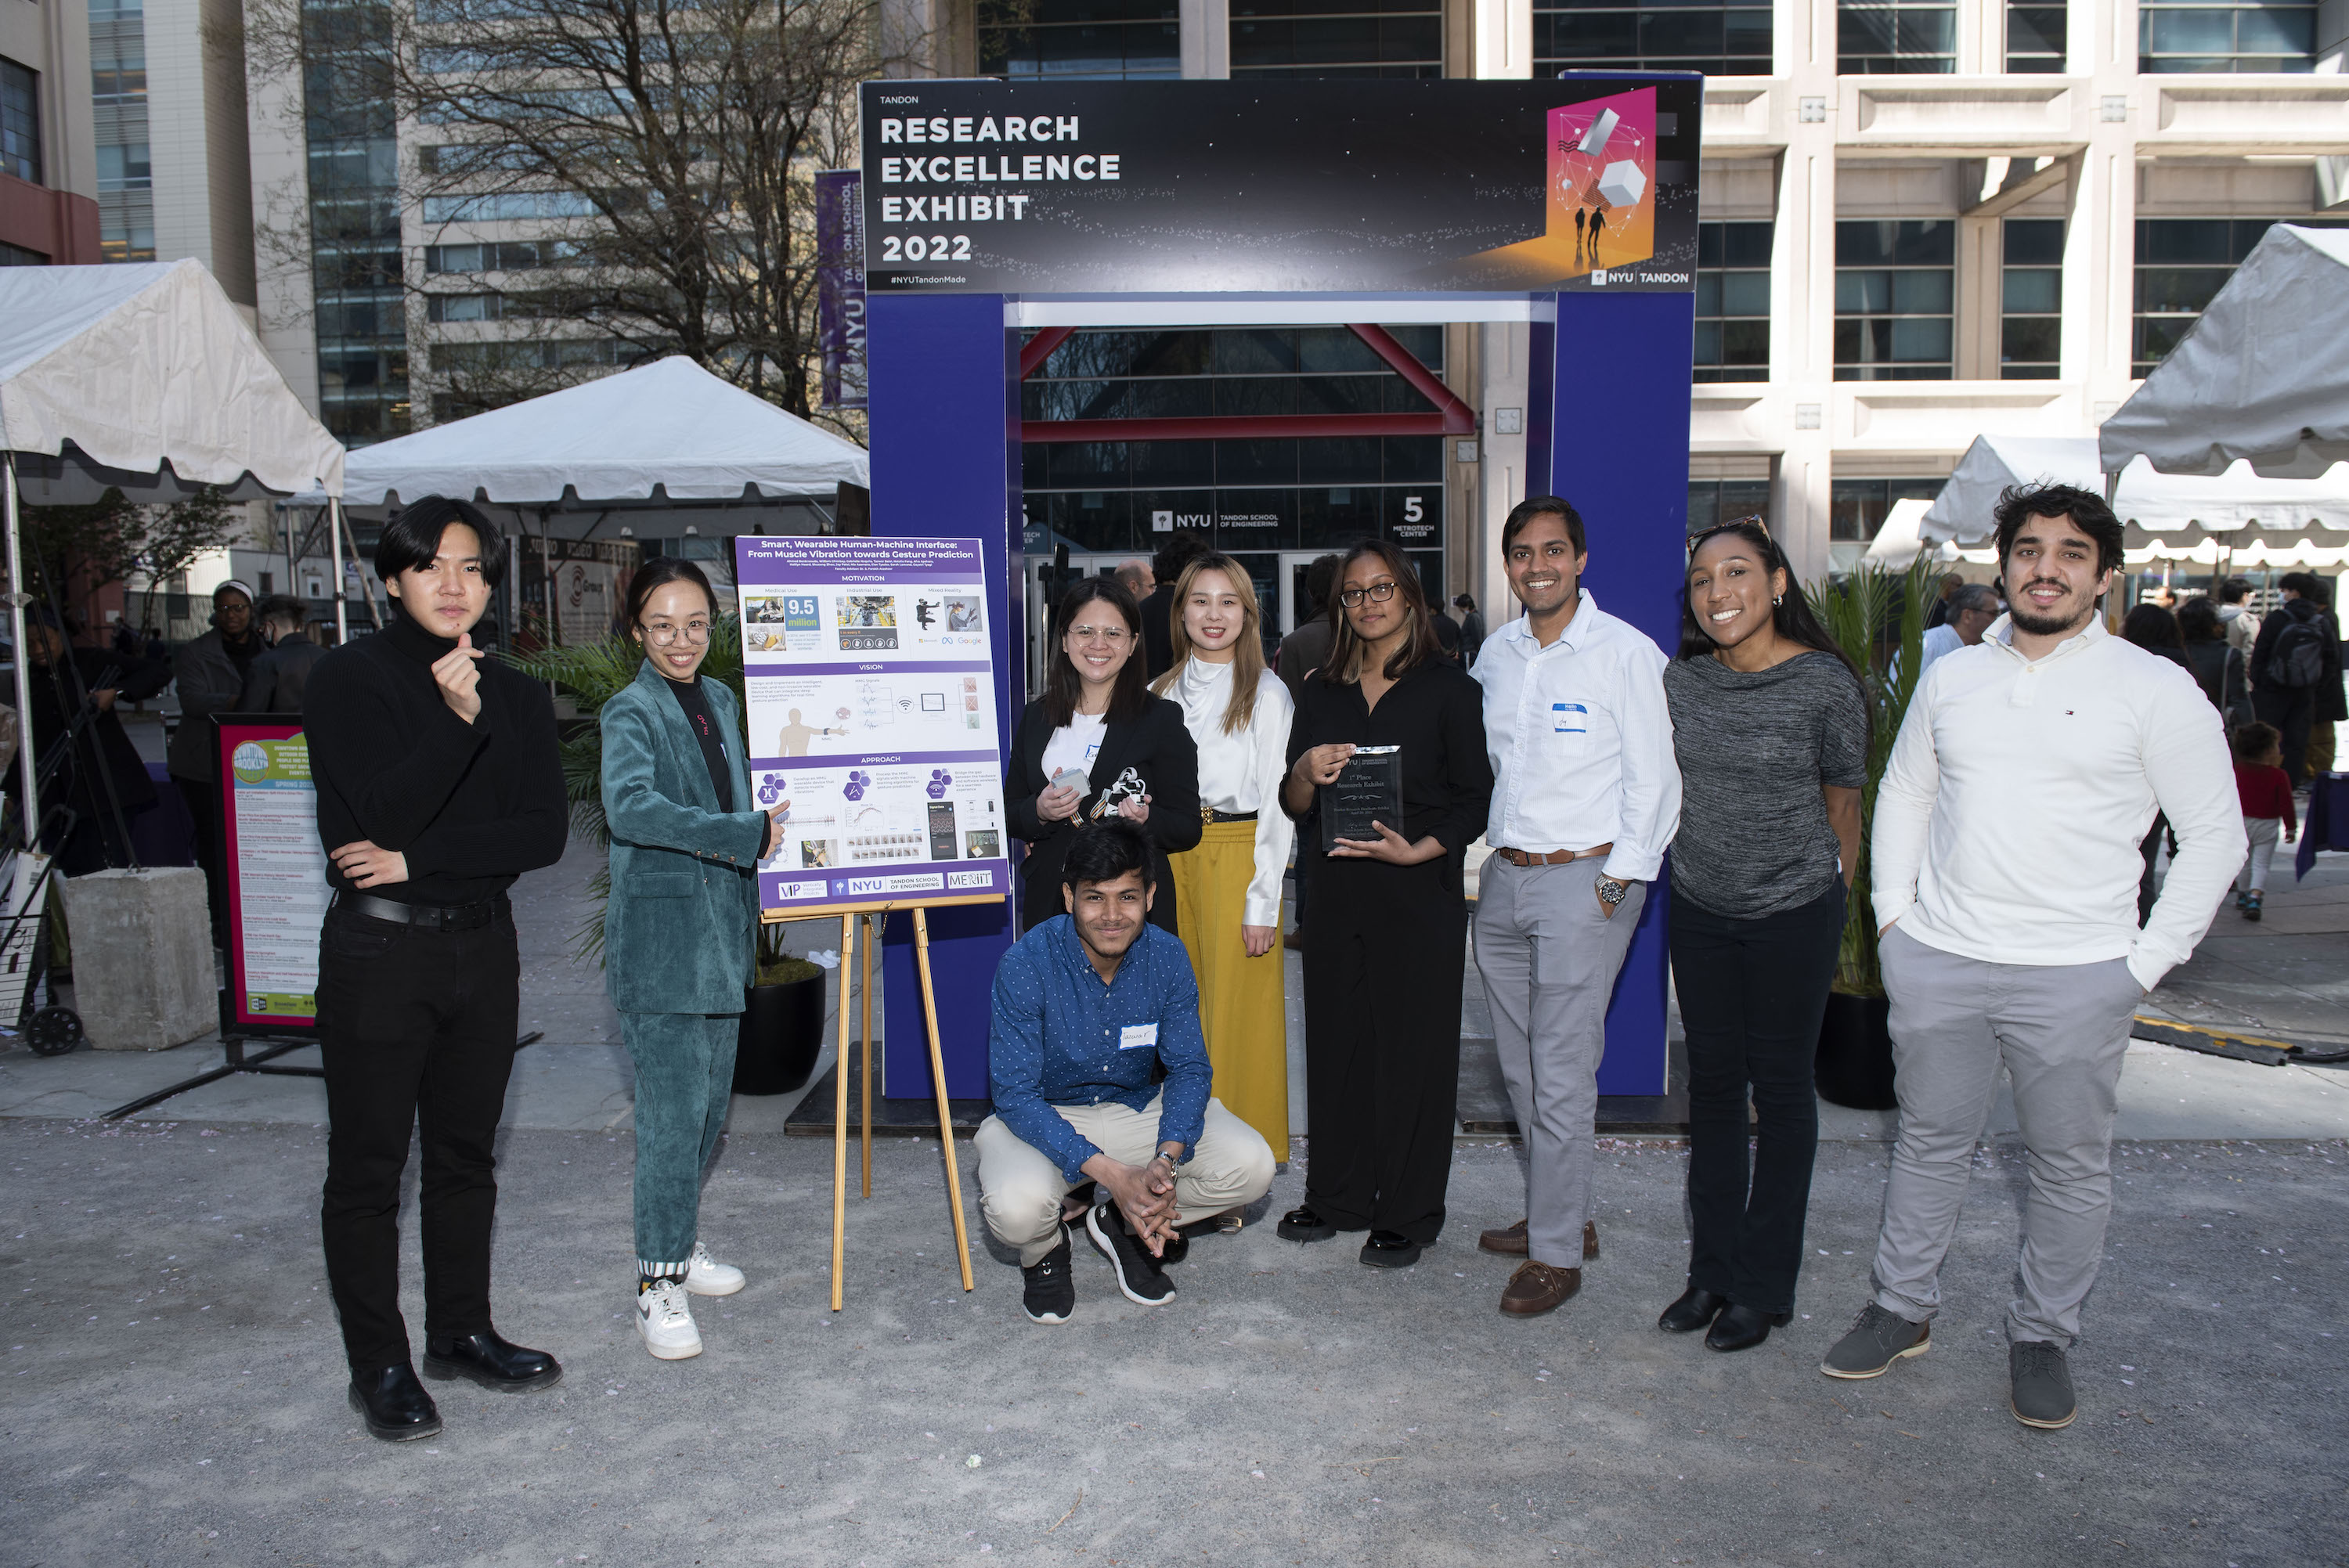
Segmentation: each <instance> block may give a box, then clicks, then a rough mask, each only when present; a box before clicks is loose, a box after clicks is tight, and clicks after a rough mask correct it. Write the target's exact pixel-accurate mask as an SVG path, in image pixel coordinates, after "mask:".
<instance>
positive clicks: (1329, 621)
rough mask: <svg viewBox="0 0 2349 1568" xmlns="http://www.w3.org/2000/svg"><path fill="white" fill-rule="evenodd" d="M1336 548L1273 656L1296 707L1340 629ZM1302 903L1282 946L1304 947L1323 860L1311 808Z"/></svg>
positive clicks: (1309, 573) (1311, 581)
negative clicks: (1318, 868) (1307, 915)
mask: <svg viewBox="0 0 2349 1568" xmlns="http://www.w3.org/2000/svg"><path fill="white" fill-rule="evenodd" d="M1339 559H1340V557H1339V556H1338V554H1337V553H1336V552H1330V554H1328V555H1317V556H1315V557H1314V558H1313V562H1312V564H1311V565H1309V566H1308V567H1306V569H1305V600H1306V602H1305V603H1302V604H1299V605H1298V606H1297V629H1296V630H1295V631H1293V632H1291V633H1289V634H1288V635H1287V636H1285V637H1283V638H1281V639H1280V647H1279V649H1278V652H1277V653H1276V654H1275V655H1273V663H1274V665H1275V667H1276V668H1277V669H1278V671H1279V674H1280V681H1281V684H1282V685H1283V686H1287V687H1288V700H1289V704H1290V707H1291V710H1292V711H1294V709H1295V708H1296V707H1299V706H1301V705H1302V704H1303V702H1304V700H1305V677H1306V676H1309V675H1311V674H1312V673H1313V672H1314V671H1315V670H1318V669H1319V668H1320V667H1321V666H1322V665H1326V664H1328V663H1329V662H1330V639H1331V638H1332V637H1334V636H1335V635H1336V634H1337V630H1338V562H1339ZM1296 854H1297V902H1296V903H1295V905H1294V906H1293V907H1292V909H1291V910H1290V917H1291V920H1292V922H1293V923H1294V925H1295V929H1294V930H1292V931H1290V932H1289V934H1288V935H1287V936H1284V937H1282V938H1281V945H1282V946H1284V947H1288V948H1290V949H1292V950H1294V951H1297V952H1300V953H1301V952H1303V951H1304V949H1305V910H1306V905H1307V904H1308V903H1309V902H1310V897H1311V894H1310V890H1311V888H1312V885H1313V868H1314V867H1315V866H1317V865H1319V864H1320V863H1321V832H1320V819H1319V817H1318V816H1316V815H1315V814H1314V813H1313V812H1312V811H1310V810H1309V811H1307V812H1306V814H1305V815H1304V816H1302V817H1300V818H1299V819H1298V820H1297V851H1296Z"/></svg>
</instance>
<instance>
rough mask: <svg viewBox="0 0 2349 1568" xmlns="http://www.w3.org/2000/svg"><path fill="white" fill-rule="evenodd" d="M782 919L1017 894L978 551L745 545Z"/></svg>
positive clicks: (747, 643)
mask: <svg viewBox="0 0 2349 1568" xmlns="http://www.w3.org/2000/svg"><path fill="white" fill-rule="evenodd" d="M734 552H735V554H734V563H735V582H736V583H737V584H738V585H739V592H740V597H741V613H742V685H743V690H744V693H745V695H746V696H747V697H748V698H749V703H748V707H749V710H750V711H749V716H748V722H749V724H750V778H751V787H752V789H754V790H755V792H756V793H757V795H758V804H759V807H760V809H761V810H768V809H771V808H772V807H773V806H775V805H776V804H777V803H778V802H780V801H789V802H790V804H791V810H790V812H789V814H788V815H787V816H786V817H785V819H784V820H783V826H782V831H781V834H780V835H779V836H778V838H777V840H776V843H775V848H774V851H773V853H772V854H771V856H770V857H769V858H768V859H767V860H765V861H762V862H761V864H760V867H759V901H760V903H761V907H763V908H765V909H769V910H780V911H785V912H788V913H791V914H793V915H795V916H797V915H812V914H820V913H823V910H824V908H825V906H827V905H834V904H855V903H877V902H883V901H897V902H902V903H907V904H913V903H924V902H928V901H945V900H948V899H963V900H974V899H983V898H999V897H1001V896H1003V895H1004V894H1006V893H1008V892H1010V891H1011V862H1010V859H1009V834H1008V832H1007V831H1006V830H1005V824H1004V817H1003V770H1002V764H1001V760H1000V758H1001V756H1002V745H1001V739H1002V738H1001V737H1000V735H999V733H998V730H997V725H996V720H995V666H994V660H993V658H992V656H991V655H990V654H989V652H988V626H987V575H986V571H985V567H984V564H983V562H982V560H981V557H980V554H979V546H978V541H976V540H969V539H844V538H760V537H756V536H752V535H747V534H746V535H743V536H741V537H740V538H738V539H737V540H736V541H735V543H734Z"/></svg>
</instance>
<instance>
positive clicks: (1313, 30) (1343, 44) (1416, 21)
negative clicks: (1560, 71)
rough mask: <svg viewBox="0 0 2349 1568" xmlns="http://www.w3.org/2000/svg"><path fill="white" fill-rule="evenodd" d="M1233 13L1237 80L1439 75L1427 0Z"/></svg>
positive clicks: (1254, 2)
mask: <svg viewBox="0 0 2349 1568" xmlns="http://www.w3.org/2000/svg"><path fill="white" fill-rule="evenodd" d="M1231 12H1232V31H1231V67H1232V75H1233V76H1235V77H1441V76H1442V75H1443V74H1444V12H1443V10H1442V9H1441V7H1440V5H1433V4H1430V0H1320V3H1319V4H1316V0H1232V6H1231ZM1534 26H1536V27H1537V28H1538V27H1539V26H1541V24H1540V23H1539V22H1538V21H1537V22H1536V23H1535V24H1534Z"/></svg>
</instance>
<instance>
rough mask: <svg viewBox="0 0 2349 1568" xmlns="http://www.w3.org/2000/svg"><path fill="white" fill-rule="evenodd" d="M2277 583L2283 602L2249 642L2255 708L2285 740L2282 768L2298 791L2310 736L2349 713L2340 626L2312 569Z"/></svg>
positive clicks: (2305, 772) (2287, 575)
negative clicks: (2344, 697)
mask: <svg viewBox="0 0 2349 1568" xmlns="http://www.w3.org/2000/svg"><path fill="white" fill-rule="evenodd" d="M2276 586H2277V588H2279V589H2280V590H2282V593H2283V603H2282V605H2280V606H2278V608H2277V609H2276V610H2275V612H2274V613H2273V614H2270V615H2268V616H2267V617H2266V618H2265V619H2264V620H2262V621H2261V624H2260V635H2259V640H2258V641H2257V642H2256V643H2254V644H2252V645H2251V706H2252V707H2253V708H2254V709H2255V710H2256V711H2257V712H2258V714H2259V717H2260V722H2261V723H2262V724H2272V725H2274V726H2275V727H2276V731H2277V733H2278V734H2279V735H2281V736H2282V738H2283V770H2284V772H2285V774H2286V775H2288V776H2289V777H2290V778H2291V779H2292V787H2293V788H2294V789H2298V788H2299V787H2300V786H2301V785H2302V783H2304V782H2305V781H2306V780H2307V779H2308V742H2309V736H2310V733H2311V731H2312V730H2313V728H2314V727H2315V725H2316V723H2317V722H2318V720H2320V719H2323V720H2326V721H2328V722H2329V721H2332V720H2335V719H2339V718H2341V717H2349V715H2344V712H2343V709H2342V706H2341V705H2342V690H2341V628H2340V627H2339V626H2338V625H2336V624H2334V623H2333V617H2332V615H2331V614H2328V613H2327V611H2328V609H2329V605H2330V601H2329V598H2328V596H2327V595H2326V593H2325V591H2324V583H2323V581H2322V580H2320V579H2319V578H2317V577H2316V576H2315V575H2313V573H2306V572H2287V573H2284V574H2283V576H2282V577H2281V578H2278V579H2277V580H2276Z"/></svg>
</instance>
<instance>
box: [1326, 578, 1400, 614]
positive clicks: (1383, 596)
mask: <svg viewBox="0 0 2349 1568" xmlns="http://www.w3.org/2000/svg"><path fill="white" fill-rule="evenodd" d="M1395 586H1396V584H1395V580H1394V579H1393V578H1392V577H1387V578H1382V579H1381V580H1380V581H1379V582H1376V583H1371V585H1370V586H1369V587H1367V588H1349V589H1347V590H1345V591H1344V592H1343V593H1340V594H1339V595H1338V603H1340V604H1343V605H1344V606H1346V608H1347V609H1349V610H1353V609H1359V608H1360V607H1361V603H1362V601H1363V600H1365V599H1375V600H1377V601H1378V602H1379V603H1381V604H1383V603H1386V602H1387V601H1388V600H1390V599H1392V598H1393V597H1394V596H1395Z"/></svg>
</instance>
